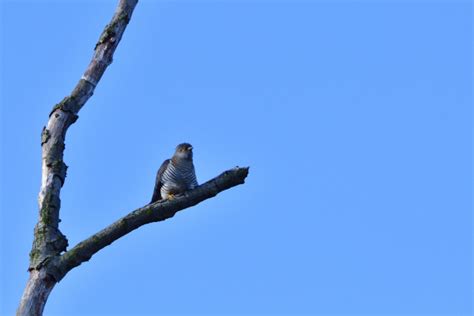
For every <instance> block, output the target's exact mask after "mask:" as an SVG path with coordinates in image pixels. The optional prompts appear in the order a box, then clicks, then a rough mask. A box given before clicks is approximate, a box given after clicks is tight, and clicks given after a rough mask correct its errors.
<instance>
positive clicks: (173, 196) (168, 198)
mask: <svg viewBox="0 0 474 316" xmlns="http://www.w3.org/2000/svg"><path fill="white" fill-rule="evenodd" d="M174 198H175V195H174V194H171V193H170V194H168V197H167V200H170V201H172V200H174Z"/></svg>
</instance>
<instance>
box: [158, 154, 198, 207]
mask: <svg viewBox="0 0 474 316" xmlns="http://www.w3.org/2000/svg"><path fill="white" fill-rule="evenodd" d="M161 181H162V183H163V185H162V186H161V190H160V193H161V197H162V198H163V199H167V198H168V195H169V194H173V195H174V194H179V193H183V192H185V191H188V190H192V189H194V188H195V187H197V185H198V183H197V180H196V173H195V171H194V164H193V162H192V160H186V159H179V158H178V159H175V157H173V159H171V160H170V162H169V164H168V167H167V168H166V169H165V171H164V172H163V176H162V178H161Z"/></svg>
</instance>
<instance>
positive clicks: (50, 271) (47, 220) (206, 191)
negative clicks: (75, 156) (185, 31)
mask: <svg viewBox="0 0 474 316" xmlns="http://www.w3.org/2000/svg"><path fill="white" fill-rule="evenodd" d="M137 2H138V0H120V1H119V3H118V6H117V9H116V11H115V14H114V16H113V17H112V20H111V22H110V23H109V24H108V25H107V26H106V27H105V29H104V31H103V32H102V35H101V36H100V39H99V41H98V42H97V44H96V46H95V49H94V54H93V57H92V60H91V62H90V63H89V65H88V67H87V69H86V71H85V73H84V74H83V76H82V77H81V79H80V80H79V82H78V83H77V85H76V87H75V88H74V90H73V91H72V93H71V94H70V95H69V96H67V97H66V98H64V99H63V100H62V101H61V102H60V103H58V104H57V105H55V106H54V107H53V109H52V111H51V113H50V115H49V120H48V123H47V124H46V126H45V127H44V128H43V132H42V134H41V146H42V178H41V189H40V193H39V197H38V204H39V220H38V223H37V224H36V226H35V230H34V240H33V246H32V249H31V252H30V264H29V269H28V270H29V272H30V277H29V279H28V282H27V284H26V287H25V290H24V292H23V295H22V298H21V300H20V304H19V307H18V309H17V315H18V316H26V315H30V316H40V315H42V314H43V309H44V306H45V304H46V301H47V299H48V296H49V294H50V293H51V291H52V289H53V288H54V286H55V284H56V283H57V282H59V281H60V280H61V279H62V278H63V277H64V276H65V275H66V274H67V273H68V272H69V271H70V270H72V269H73V268H74V267H77V266H78V265H80V264H81V263H83V262H85V261H88V260H89V259H90V258H91V257H92V256H93V255H94V254H95V253H97V252H98V251H100V250H101V249H102V248H104V247H106V246H108V245H110V244H111V243H112V242H114V241H115V240H117V239H119V238H120V237H122V236H124V235H126V234H128V233H130V232H131V231H133V230H135V229H137V228H138V227H140V226H142V225H145V224H148V223H151V222H157V221H162V220H165V219H167V218H170V217H173V216H174V214H176V212H178V211H180V210H183V209H185V208H188V207H190V206H193V205H195V204H197V203H200V202H202V201H204V200H205V199H208V198H211V197H214V196H215V195H216V194H218V193H219V192H221V191H224V190H227V189H229V188H231V187H234V186H236V185H239V184H242V183H244V180H245V178H246V177H247V175H248V168H238V167H236V168H234V169H231V170H228V171H226V172H224V173H222V174H221V175H219V176H218V177H216V178H214V179H212V180H210V181H208V182H206V183H204V184H202V185H200V186H198V187H197V188H195V189H194V190H192V191H188V192H185V193H184V194H183V195H179V196H177V197H176V198H175V199H173V200H162V201H157V202H155V203H153V204H149V205H146V206H143V207H141V208H139V209H137V210H135V211H132V212H131V213H129V214H128V215H126V216H125V217H123V218H121V219H119V220H117V221H116V222H115V223H113V224H111V225H110V226H108V227H106V228H104V229H103V230H101V231H99V232H98V233H96V234H94V235H92V236H91V237H89V238H87V239H85V240H84V241H82V242H80V243H79V244H77V245H76V246H75V247H73V248H72V249H70V250H68V251H66V249H67V246H68V241H67V238H66V236H65V235H64V234H63V233H62V232H61V231H60V230H59V222H60V219H59V210H60V207H61V200H60V192H61V187H62V186H63V184H64V181H65V179H66V171H67V166H66V164H65V163H64V161H63V156H64V148H65V138H66V132H67V130H68V128H69V127H70V126H71V125H72V124H73V123H74V122H76V120H77V119H78V115H77V114H78V113H79V111H80V109H81V108H82V107H83V106H84V104H85V103H86V102H87V100H88V99H89V98H90V97H91V96H92V94H93V93H94V90H95V87H96V86H97V84H98V82H99V80H100V79H101V77H102V75H103V74H104V72H105V70H106V68H107V66H109V65H110V64H111V63H112V59H113V54H114V52H115V49H116V48H117V46H118V44H119V42H120V40H121V38H122V35H123V33H124V31H125V28H126V26H127V24H128V22H129V21H130V18H131V16H132V13H133V10H134V8H135V6H136V4H137Z"/></svg>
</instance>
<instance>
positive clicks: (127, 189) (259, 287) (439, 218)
mask: <svg viewBox="0 0 474 316" xmlns="http://www.w3.org/2000/svg"><path fill="white" fill-rule="evenodd" d="M115 5H116V3H115V1H82V2H80V1H67V2H66V1H64V2H60V1H6V2H2V7H1V11H2V19H1V36H2V38H1V44H2V47H1V53H2V66H1V75H2V77H1V146H2V147H1V155H0V159H1V220H0V231H1V232H0V236H1V274H0V277H1V282H0V283H1V302H0V308H1V309H0V313H1V314H2V315H11V314H13V313H14V311H15V309H16V306H17V303H18V300H19V298H20V296H21V293H22V291H23V287H24V285H25V282H26V280H27V277H28V274H27V272H26V269H27V267H28V252H29V250H30V247H31V242H32V237H33V235H32V233H33V227H34V224H35V223H36V220H37V212H38V211H37V194H38V191H39V185H40V163H41V160H40V159H41V158H40V157H41V149H40V132H41V129H42V127H43V126H44V124H45V123H46V120H47V118H48V113H49V111H50V109H51V108H52V106H53V105H54V104H55V103H57V102H59V101H60V100H61V99H62V98H63V97H64V96H66V95H68V94H69V93H70V91H71V90H72V88H73V87H74V85H75V83H76V82H77V80H78V79H79V78H80V76H81V74H82V73H83V71H84V70H85V67H86V65H87V64H88V62H89V60H90V57H91V54H92V50H93V47H94V44H95V43H96V41H97V39H98V37H99V34H100V33H101V31H102V29H103V27H104V26H105V24H106V23H107V22H108V21H109V20H110V17H111V15H112V13H113V11H114V9H115ZM472 39H473V37H472V3H471V2H468V1H465V2H461V1H392V2H386V1H380V2H376V1H334V2H333V1H331V2H329V1H327V2H322V1H301V2H300V1H297V2H293V1H228V2H227V1H178V0H176V1H141V2H140V3H139V4H138V6H137V8H136V10H135V13H134V16H133V18H132V21H131V23H130V25H129V27H128V28H127V30H126V32H125V35H124V37H123V39H122V42H121V44H120V46H119V47H118V50H117V52H116V54H115V58H114V63H113V64H112V65H111V67H109V69H108V70H107V72H106V73H105V75H104V77H103V78H102V81H101V82H100V84H99V86H98V88H97V89H96V92H95V95H94V96H93V97H92V98H91V99H90V101H89V102H88V103H87V104H86V106H85V107H84V108H83V109H82V111H81V112H80V115H79V116H80V118H79V120H78V121H77V122H76V124H74V125H73V126H72V127H71V128H70V130H69V132H68V135H67V140H66V152H65V161H66V163H67V164H68V165H69V170H68V177H67V180H66V183H65V185H64V187H63V190H62V193H61V198H62V209H61V219H62V222H61V230H62V231H63V233H65V234H66V235H67V237H68V239H69V243H70V245H75V244H76V243H77V242H79V241H81V240H82V239H84V238H86V237H88V236H89V235H91V234H93V233H95V232H96V231H97V230H99V229H101V228H103V227H104V226H106V225H108V224H110V223H111V222H112V221H114V220H115V219H117V218H119V217H121V216H123V215H125V214H127V213H128V212H129V211H131V210H133V209H135V208H137V207H139V206H142V205H144V204H146V203H147V202H148V201H149V199H150V197H151V193H152V190H153V181H154V177H155V172H156V170H157V168H158V167H159V165H160V164H161V162H162V161H163V160H164V159H166V158H168V157H170V155H171V154H172V153H173V150H174V147H175V146H176V144H178V143H180V142H183V141H187V142H190V143H192V144H193V145H194V147H195V165H196V169H197V176H198V180H199V181H200V182H204V181H206V180H208V179H210V178H212V177H214V176H216V175H217V174H219V173H220V172H222V171H223V170H225V169H228V168H231V167H233V166H235V165H240V166H250V167H251V169H250V172H251V173H250V175H249V177H248V180H247V183H246V184H245V185H243V186H239V187H236V188H234V189H231V190H229V191H226V192H224V193H222V194H220V195H219V196H217V197H216V198H214V199H211V200H208V201H205V202H203V203H202V204H200V205H198V206H196V207H194V208H192V209H188V210H186V211H184V212H182V213H179V214H178V215H176V216H175V217H174V218H172V219H170V220H167V221H165V222H160V223H155V224H151V225H147V226H145V227H142V228H140V229H139V230H137V231H135V232H133V233H131V234H129V235H127V236H126V237H124V238H122V239H120V240H119V241H117V242H116V243H114V244H112V245H111V246H109V247H107V248H106V249H104V250H103V251H101V252H100V253H98V254H97V255H96V256H94V257H93V258H92V259H91V260H90V261H89V262H87V263H85V264H83V265H81V266H80V267H78V268H76V269H75V270H73V271H72V272H71V273H70V274H68V275H67V276H66V278H65V279H63V280H62V281H61V282H60V283H59V284H58V285H57V286H56V288H55V289H54V291H53V292H52V294H51V296H50V298H49V302H48V304H47V306H46V309H45V315H152V314H154V315H177V314H180V315H182V314H186V315H194V314H200V315H208V314H214V315H223V314H234V315H250V314H252V315H261V314H269V315H274V314H287V315H295V314H311V315H336V314H337V315H468V314H469V315H470V314H471V313H472V312H473V310H472V294H473V293H472V277H473V274H472V250H473V240H472V236H473V235H472V232H473V230H472V229H473V222H472V151H471V149H472V103H473V96H472V84H473V82H472V69H473V68H472V56H473V52H472Z"/></svg>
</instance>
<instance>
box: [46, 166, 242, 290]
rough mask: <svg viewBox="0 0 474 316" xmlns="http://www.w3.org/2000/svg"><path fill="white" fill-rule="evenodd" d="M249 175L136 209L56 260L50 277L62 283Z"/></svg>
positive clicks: (230, 175)
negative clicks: (128, 238)
mask: <svg viewBox="0 0 474 316" xmlns="http://www.w3.org/2000/svg"><path fill="white" fill-rule="evenodd" d="M247 175H248V168H238V167H236V168H234V169H231V170H228V171H225V172H224V173H222V174H221V175H219V176H218V177H216V178H214V179H212V180H209V181H208V182H206V183H204V184H202V185H200V186H198V187H197V188H195V189H194V190H192V191H188V192H185V193H184V194H183V195H179V196H177V197H176V198H175V199H173V200H161V201H158V202H155V203H153V204H149V205H146V206H144V207H141V208H139V209H136V210H135V211H133V212H131V213H129V214H128V215H126V216H124V217H122V218H121V219H119V220H117V221H116V222H115V223H113V224H111V225H109V226H108V227H106V228H104V229H103V230H101V231H99V232H98V233H96V234H94V235H92V236H91V237H89V238H87V239H86V240H84V241H82V242H80V243H78V244H77V245H76V246H74V247H73V248H72V249H70V250H68V251H67V252H66V253H64V254H63V255H62V256H60V257H58V258H56V259H57V260H55V262H54V263H52V264H50V265H48V273H49V274H50V275H53V276H54V278H55V279H56V280H57V281H59V280H60V279H62V277H63V276H64V275H66V273H68V272H69V271H70V270H71V269H73V268H74V267H77V266H78V265H80V264H81V263H83V262H85V261H88V260H89V259H90V258H91V257H92V256H93V255H94V254H95V253H97V252H98V251H99V250H101V249H102V248H104V247H106V246H108V245H110V244H111V243H112V242H114V241H116V240H117V239H119V238H120V237H122V236H124V235H126V234H128V233H130V232H131V231H133V230H135V229H137V228H139V227H140V226H142V225H145V224H148V223H152V222H158V221H163V220H165V219H168V218H170V217H173V216H174V214H176V213H177V212H179V211H181V210H184V209H186V208H188V207H190V206H193V205H196V204H198V203H200V202H202V201H204V200H206V199H209V198H212V197H214V196H216V195H217V194H218V193H219V192H221V191H224V190H227V189H229V188H231V187H233V186H236V185H239V184H242V183H244V181H245V178H246V177H247Z"/></svg>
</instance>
